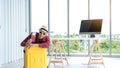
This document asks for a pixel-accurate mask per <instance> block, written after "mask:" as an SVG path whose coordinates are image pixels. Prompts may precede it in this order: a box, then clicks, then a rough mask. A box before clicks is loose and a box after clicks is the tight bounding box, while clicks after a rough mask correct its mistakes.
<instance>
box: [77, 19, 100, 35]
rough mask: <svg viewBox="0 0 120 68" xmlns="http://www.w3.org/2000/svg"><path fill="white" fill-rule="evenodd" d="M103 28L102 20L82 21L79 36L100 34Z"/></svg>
mask: <svg viewBox="0 0 120 68" xmlns="http://www.w3.org/2000/svg"><path fill="white" fill-rule="evenodd" d="M101 28H102V19H90V20H82V21H81V24H80V30H79V34H100V33H101Z"/></svg>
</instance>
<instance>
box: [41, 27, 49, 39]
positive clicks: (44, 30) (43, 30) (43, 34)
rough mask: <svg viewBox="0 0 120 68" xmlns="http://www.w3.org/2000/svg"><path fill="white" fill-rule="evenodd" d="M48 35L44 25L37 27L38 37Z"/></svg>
mask: <svg viewBox="0 0 120 68" xmlns="http://www.w3.org/2000/svg"><path fill="white" fill-rule="evenodd" d="M47 35H48V30H47V29H46V26H42V27H41V28H40V29H39V38H40V39H42V38H43V37H45V36H47Z"/></svg>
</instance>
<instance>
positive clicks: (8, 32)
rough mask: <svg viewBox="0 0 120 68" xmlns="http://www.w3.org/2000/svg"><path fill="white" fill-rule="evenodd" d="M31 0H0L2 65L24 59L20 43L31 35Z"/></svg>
mask: <svg viewBox="0 0 120 68" xmlns="http://www.w3.org/2000/svg"><path fill="white" fill-rule="evenodd" d="M28 1H29V0H0V65H1V64H5V63H10V62H13V61H16V60H17V59H20V58H23V51H22V50H23V48H22V47H21V46H20V42H21V41H22V40H23V39H24V38H25V37H26V36H27V35H28V33H29V11H28V10H29V6H28V4H29V2H28Z"/></svg>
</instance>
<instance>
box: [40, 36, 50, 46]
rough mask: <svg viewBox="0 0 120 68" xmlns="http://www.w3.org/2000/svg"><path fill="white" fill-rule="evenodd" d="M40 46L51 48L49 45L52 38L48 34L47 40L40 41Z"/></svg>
mask: <svg viewBox="0 0 120 68" xmlns="http://www.w3.org/2000/svg"><path fill="white" fill-rule="evenodd" d="M38 46H39V47H42V48H49V46H50V38H49V36H46V37H45V42H43V43H39V44H38Z"/></svg>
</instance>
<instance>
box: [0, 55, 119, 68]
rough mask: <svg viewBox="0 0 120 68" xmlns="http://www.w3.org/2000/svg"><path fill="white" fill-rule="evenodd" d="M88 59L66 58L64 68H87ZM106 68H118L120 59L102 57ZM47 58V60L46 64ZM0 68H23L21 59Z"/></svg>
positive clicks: (96, 66) (97, 66)
mask: <svg viewBox="0 0 120 68" xmlns="http://www.w3.org/2000/svg"><path fill="white" fill-rule="evenodd" d="M88 60H89V58H88V57H68V62H69V64H67V63H66V61H64V68H88ZM103 60H104V64H105V67H106V68H120V58H111V57H104V58H103ZM48 61H49V57H48V58H47V63H48ZM0 68H23V59H21V60H18V61H16V62H13V63H9V64H4V65H2V66H1V67H0ZM49 68H62V64H59V63H57V64H55V65H54V64H50V67H49ZM90 68H104V66H103V65H102V64H91V65H90Z"/></svg>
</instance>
